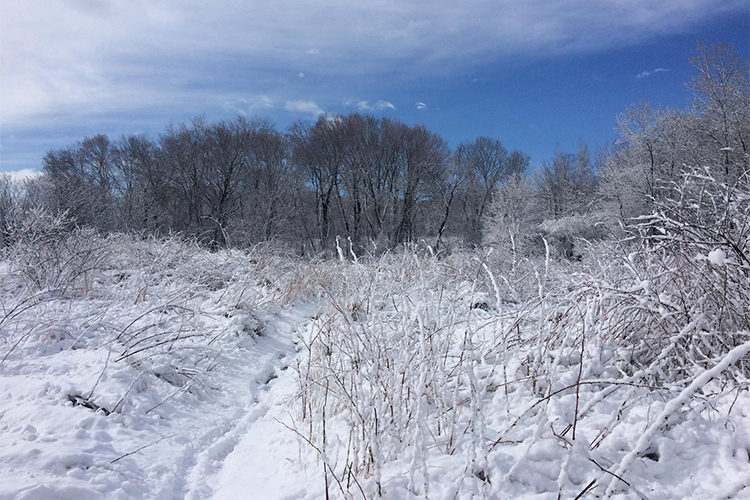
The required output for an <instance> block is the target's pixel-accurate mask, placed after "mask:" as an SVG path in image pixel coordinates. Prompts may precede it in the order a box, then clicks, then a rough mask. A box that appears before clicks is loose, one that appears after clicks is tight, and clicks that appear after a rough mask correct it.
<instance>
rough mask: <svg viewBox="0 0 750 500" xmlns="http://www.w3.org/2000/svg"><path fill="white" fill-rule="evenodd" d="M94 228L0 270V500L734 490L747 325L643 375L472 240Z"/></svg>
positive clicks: (749, 492) (667, 494) (744, 483)
mask: <svg viewBox="0 0 750 500" xmlns="http://www.w3.org/2000/svg"><path fill="white" fill-rule="evenodd" d="M98 245H99V246H98V247H97V249H98V250H97V255H100V254H101V255H106V258H101V259H100V260H98V261H97V266H96V268H95V269H91V270H90V271H87V272H85V273H80V274H76V273H73V274H70V273H68V274H64V273H66V272H68V270H67V269H66V267H65V266H61V267H60V266H58V267H57V268H56V269H51V268H49V267H45V268H44V271H45V272H46V273H47V274H46V275H45V276H46V281H45V283H50V282H53V281H54V280H52V279H51V277H50V274H55V272H57V274H55V276H53V277H56V279H57V281H54V282H55V283H57V284H58V285H60V284H66V283H67V284H68V285H69V286H67V287H61V286H57V287H55V288H51V287H49V286H47V287H41V289H40V287H39V286H34V283H36V284H37V285H38V284H39V283H41V281H40V280H39V279H37V280H36V282H33V281H30V278H29V276H31V275H33V274H34V273H33V272H32V271H33V270H34V269H35V270H36V271H37V272H38V271H39V265H41V264H39V265H37V266H36V267H35V268H33V269H32V268H29V267H28V266H29V263H32V264H33V259H31V260H30V259H29V258H26V259H24V258H20V257H19V256H17V255H10V256H9V257H8V259H7V261H6V262H4V263H3V264H2V268H1V269H0V286H1V287H2V291H1V292H0V293H2V296H1V297H0V298H1V299H2V308H3V314H2V319H0V329H1V330H0V360H1V361H2V362H0V499H58V498H59V499H86V498H92V499H93V498H97V499H98V498H113V499H125V498H139V499H140V498H154V499H168V498H174V499H182V498H188V499H196V500H197V499H210V498H214V499H217V500H219V499H221V500H230V499H237V500H239V499H247V498H259V499H296V498H302V499H305V498H306V499H316V498H326V497H327V496H330V498H369V499H372V498H378V497H383V498H389V499H401V498H436V499H442V498H509V499H510V498H528V499H532V498H533V499H556V498H602V497H610V498H623V499H624V498H649V499H674V498H716V499H720V498H750V397H749V396H748V391H747V381H746V379H744V378H743V377H742V375H741V372H740V371H736V373H734V375H733V376H732V377H724V378H722V377H721V374H722V373H721V372H722V370H721V369H722V368H729V367H731V366H733V365H734V362H735V361H737V360H740V359H746V358H747V352H748V351H749V350H750V344H740V345H739V346H737V347H735V348H734V350H731V351H729V354H726V353H725V355H724V356H722V357H720V358H717V359H716V363H715V364H716V365H719V367H718V368H716V369H706V367H701V366H697V365H696V366H694V367H687V368H686V370H685V373H684V377H683V380H682V382H680V383H677V382H674V383H657V382H656V381H657V380H658V379H659V377H658V375H659V372H660V371H663V370H665V369H666V365H664V364H661V361H659V359H660V358H657V361H655V362H653V363H651V364H650V365H649V366H647V367H645V368H643V370H642V371H641V372H635V373H634V372H633V371H627V368H623V366H622V365H618V364H616V363H615V361H614V360H615V359H616V353H615V351H617V350H618V349H619V346H615V345H612V344H611V339H610V338H609V337H607V336H606V335H604V334H603V333H598V332H599V330H597V329H596V328H595V325H596V324H597V323H596V319H595V315H596V314H598V313H597V311H598V310H594V308H593V306H591V305H590V304H589V305H588V306H581V307H582V309H581V311H580V315H578V316H576V317H577V318H579V319H580V321H579V322H578V323H573V322H571V323H570V324H568V323H566V321H572V320H571V319H570V318H572V317H573V316H575V315H571V314H570V308H568V309H563V308H561V306H560V304H559V303H557V302H554V301H552V300H551V299H549V298H548V297H546V296H544V294H542V292H541V287H540V294H539V297H537V298H536V299H534V298H533V295H534V294H531V295H530V296H528V295H524V296H523V297H521V295H523V294H522V293H521V292H518V294H517V295H518V296H516V297H512V296H511V295H513V294H512V293H510V292H509V291H507V290H502V291H501V288H502V287H503V285H502V281H501V278H500V276H499V275H497V276H496V275H495V274H493V273H492V265H491V264H490V265H488V266H485V265H484V262H480V261H479V260H477V259H474V258H472V257H467V256H456V257H455V258H448V259H444V260H437V259H432V258H429V257H419V256H417V255H413V256H410V255H404V256H386V257H384V258H382V259H380V260H373V261H371V262H367V263H363V262H360V263H356V264H355V263H350V262H319V263H311V262H307V263H306V262H301V261H297V260H295V259H293V258H291V257H288V258H287V257H281V256H277V255H274V254H273V253H270V252H267V253H265V254H264V253H263V252H262V251H256V252H250V253H242V252H234V253H232V252H218V253H208V252H205V251H203V250H199V249H197V248H195V247H192V246H190V245H187V244H182V243H176V242H139V241H136V240H131V239H128V238H124V237H115V238H112V239H109V240H106V241H105V240H101V241H99V243H98ZM76 248H78V247H76ZM26 257H28V256H26ZM37 264H38V263H37ZM24 266H27V267H24ZM60 273H62V274H63V276H62V278H65V279H61V277H60ZM508 276H509V278H508V279H507V280H506V281H505V283H507V285H508V290H512V289H513V286H514V285H515V284H516V282H514V281H513V280H512V279H511V278H510V275H508ZM37 278H38V276H37ZM498 283H500V284H498ZM534 293H536V291H534ZM529 297H532V298H529ZM521 299H523V300H521ZM532 299H533V300H532ZM587 307H588V309H587ZM558 308H559V311H558ZM576 321H578V320H576ZM589 328H590V329H592V333H590V334H589V333H586V332H587V331H588V330H587V329H589ZM594 330H595V331H596V332H597V333H596V334H594V333H593V331H594ZM581 332H584V333H583V334H582V333H581ZM581 338H582V339H585V341H577V340H576V339H581ZM667 344H668V343H667ZM662 352H663V353H666V354H664V356H665V359H666V356H667V354H668V350H665V351H662ZM582 359H584V360H585V362H583V363H581V362H580V361H581V360H582ZM722 363H724V365H722ZM649 370H651V371H649ZM712 370H713V371H712ZM714 375H715V376H716V378H715V379H714V380H713V381H710V379H712V378H713V376H714ZM701 377H702V378H701ZM649 381H651V382H649Z"/></svg>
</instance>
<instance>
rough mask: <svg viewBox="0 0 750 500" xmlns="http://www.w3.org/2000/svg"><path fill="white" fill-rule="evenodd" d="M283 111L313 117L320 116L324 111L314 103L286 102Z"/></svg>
mask: <svg viewBox="0 0 750 500" xmlns="http://www.w3.org/2000/svg"><path fill="white" fill-rule="evenodd" d="M284 109H285V110H287V111H290V112H292V113H303V114H309V115H313V116H318V115H322V114H323V113H324V111H323V110H322V109H321V107H320V106H318V104H317V103H316V102H315V101H287V102H286V103H285V104H284Z"/></svg>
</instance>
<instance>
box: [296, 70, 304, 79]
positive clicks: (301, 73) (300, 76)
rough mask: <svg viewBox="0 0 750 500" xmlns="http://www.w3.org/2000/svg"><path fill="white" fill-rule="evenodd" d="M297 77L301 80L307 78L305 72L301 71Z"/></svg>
mask: <svg viewBox="0 0 750 500" xmlns="http://www.w3.org/2000/svg"><path fill="white" fill-rule="evenodd" d="M297 76H298V77H299V78H304V77H305V74H304V73H303V72H301V71H300V72H299V73H297Z"/></svg>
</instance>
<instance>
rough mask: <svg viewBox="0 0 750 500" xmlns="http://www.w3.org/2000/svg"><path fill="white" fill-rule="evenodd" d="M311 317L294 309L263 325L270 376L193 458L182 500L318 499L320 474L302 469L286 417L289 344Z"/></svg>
mask: <svg viewBox="0 0 750 500" xmlns="http://www.w3.org/2000/svg"><path fill="white" fill-rule="evenodd" d="M313 312H314V311H313V310H312V309H311V308H310V307H309V306H297V307H295V308H293V309H290V310H288V311H284V312H281V313H279V314H277V315H276V317H275V319H273V320H271V321H269V322H268V323H267V325H266V326H267V335H268V336H269V337H271V338H272V339H271V338H269V339H265V340H261V344H268V345H265V346H263V347H265V348H266V349H267V350H266V354H265V357H268V358H269V359H270V358H273V361H272V362H273V363H274V366H275V368H274V371H273V373H272V374H271V375H270V376H269V380H268V381H267V382H266V383H265V384H262V385H260V386H258V387H257V388H256V394H255V398H254V399H255V402H254V403H253V404H252V405H251V406H250V407H249V408H247V409H246V414H245V416H244V417H242V418H241V419H240V420H239V421H238V422H237V425H236V426H235V427H233V428H232V429H229V430H228V431H227V432H226V433H224V434H223V435H222V436H221V437H219V438H217V439H215V441H214V442H213V444H211V445H210V446H209V447H208V448H206V449H205V450H204V451H202V452H201V453H199V454H198V455H197V457H196V464H195V466H194V467H193V468H192V470H191V471H190V473H189V475H188V478H187V488H186V495H185V498H186V499H188V500H202V499H207V498H213V499H214V500H244V499H247V498H249V497H252V498H263V499H266V500H276V499H278V500H281V499H305V498H320V495H321V494H323V490H324V487H323V484H322V475H318V476H315V475H314V474H315V472H316V471H306V470H305V466H304V464H307V463H310V462H311V461H312V460H314V457H313V456H311V455H312V453H313V451H312V450H311V449H308V446H307V445H306V444H304V443H301V442H300V439H299V438H298V437H297V435H296V433H295V432H294V431H292V430H291V429H290V428H292V427H293V426H294V425H295V424H294V422H293V418H292V416H291V413H290V412H292V411H293V398H294V396H295V393H296V392H297V383H298V381H297V372H296V370H295V369H294V368H293V366H294V365H295V363H296V357H297V355H298V353H297V351H296V348H295V342H296V340H297V335H298V332H301V330H302V329H303V328H304V327H305V324H306V322H307V321H309V318H310V316H312V313H313ZM267 361H268V360H263V361H262V364H265V363H266V362H267ZM308 479H310V481H308ZM316 482H320V483H321V484H320V485H317V484H316Z"/></svg>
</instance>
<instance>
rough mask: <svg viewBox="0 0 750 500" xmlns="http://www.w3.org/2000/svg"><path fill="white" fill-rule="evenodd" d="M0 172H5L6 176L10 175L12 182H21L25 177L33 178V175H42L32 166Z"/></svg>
mask: <svg viewBox="0 0 750 500" xmlns="http://www.w3.org/2000/svg"><path fill="white" fill-rule="evenodd" d="M0 173H1V174H5V175H7V176H8V177H10V179H11V180H12V181H13V182H21V181H24V180H26V179H33V178H34V177H38V176H40V175H42V172H40V171H39V170H34V169H32V168H24V169H21V170H11V171H9V172H0Z"/></svg>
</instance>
